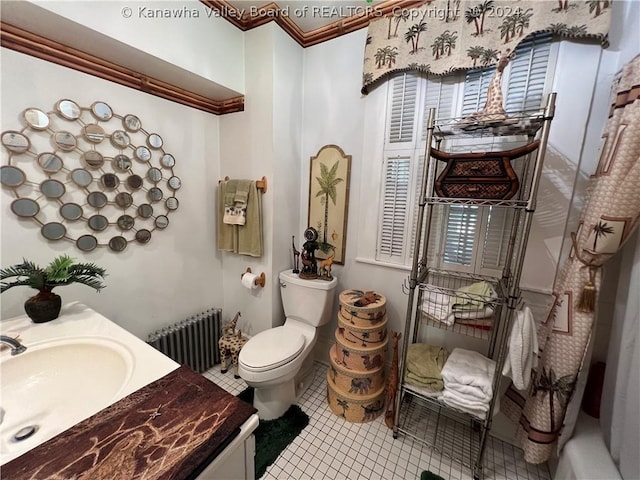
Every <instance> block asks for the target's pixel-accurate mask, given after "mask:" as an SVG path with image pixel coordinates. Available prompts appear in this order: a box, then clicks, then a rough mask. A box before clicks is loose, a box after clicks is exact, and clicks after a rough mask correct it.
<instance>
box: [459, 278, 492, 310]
mask: <svg viewBox="0 0 640 480" xmlns="http://www.w3.org/2000/svg"><path fill="white" fill-rule="evenodd" d="M496 298H497V294H496V292H495V290H494V289H493V287H492V286H491V284H490V283H487V282H476V283H473V284H471V285H468V286H466V287H462V288H459V289H458V290H456V295H455V296H454V297H453V299H452V300H451V308H452V310H453V311H454V312H458V311H463V310H478V309H482V308H484V307H485V303H487V302H490V301H492V300H495V299H496Z"/></svg>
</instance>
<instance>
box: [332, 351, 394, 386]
mask: <svg viewBox="0 0 640 480" xmlns="http://www.w3.org/2000/svg"><path fill="white" fill-rule="evenodd" d="M329 359H330V360H331V366H330V367H329V379H330V380H331V382H332V385H333V386H334V389H336V390H338V391H340V392H342V393H344V394H348V395H350V396H354V397H355V396H362V395H369V394H370V393H371V392H377V391H378V390H380V389H381V388H384V365H380V367H378V368H376V369H374V370H370V371H368V372H357V371H353V370H349V369H347V368H345V367H344V366H342V365H340V364H338V361H337V360H336V347H335V345H334V346H333V347H331V350H330V351H329Z"/></svg>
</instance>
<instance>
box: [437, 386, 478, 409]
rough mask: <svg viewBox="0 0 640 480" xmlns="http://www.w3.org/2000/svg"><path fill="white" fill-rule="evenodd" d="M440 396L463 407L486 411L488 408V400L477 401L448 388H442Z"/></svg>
mask: <svg viewBox="0 0 640 480" xmlns="http://www.w3.org/2000/svg"><path fill="white" fill-rule="evenodd" d="M440 398H441V399H442V400H444V401H447V402H450V403H452V404H456V405H460V406H462V407H465V408H470V409H473V410H478V411H482V412H486V411H487V410H489V401H484V402H479V401H476V400H470V399H469V398H467V397H466V396H465V395H460V394H459V393H456V392H454V391H452V390H449V389H444V390H443V391H442V395H441V396H440Z"/></svg>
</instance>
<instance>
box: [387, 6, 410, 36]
mask: <svg viewBox="0 0 640 480" xmlns="http://www.w3.org/2000/svg"><path fill="white" fill-rule="evenodd" d="M409 15H410V12H409V10H407V9H403V10H402V12H400V13H394V14H393V15H392V16H390V17H389V29H388V32H387V39H390V38H391V37H397V36H398V27H400V22H406V21H407V20H408V19H409ZM392 21H394V22H396V26H395V28H394V30H393V34H392V33H391V22H392Z"/></svg>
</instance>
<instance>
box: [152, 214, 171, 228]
mask: <svg viewBox="0 0 640 480" xmlns="http://www.w3.org/2000/svg"><path fill="white" fill-rule="evenodd" d="M155 223H156V228H159V229H160V230H164V229H165V228H167V227H168V226H169V218H168V217H167V216H166V215H158V216H157V217H156V222H155Z"/></svg>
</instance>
